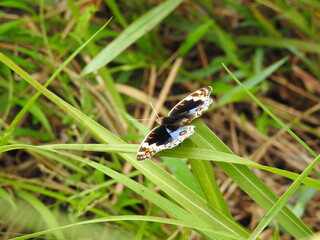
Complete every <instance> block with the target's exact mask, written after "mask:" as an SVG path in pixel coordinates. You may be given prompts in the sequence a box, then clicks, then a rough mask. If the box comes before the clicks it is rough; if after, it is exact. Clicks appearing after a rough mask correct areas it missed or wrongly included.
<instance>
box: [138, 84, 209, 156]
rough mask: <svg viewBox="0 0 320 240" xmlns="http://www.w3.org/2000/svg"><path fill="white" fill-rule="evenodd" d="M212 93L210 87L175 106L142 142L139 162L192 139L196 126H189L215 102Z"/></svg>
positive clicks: (196, 92) (201, 89)
mask: <svg viewBox="0 0 320 240" xmlns="http://www.w3.org/2000/svg"><path fill="white" fill-rule="evenodd" d="M211 91H212V88H211V87H210V86H207V87H203V88H200V89H199V90H197V91H195V92H194V93H192V94H190V95H189V96H187V97H186V98H184V99H182V100H181V101H180V102H179V103H178V104H177V105H175V106H174V107H173V108H172V109H171V111H170V112H169V114H168V116H167V117H163V118H159V120H160V121H158V122H159V124H160V125H159V126H157V127H155V128H154V129H152V130H151V131H150V132H149V133H148V135H147V136H146V138H145V139H144V140H143V141H142V143H141V145H140V148H139V150H138V153H137V160H138V161H143V160H147V159H149V158H151V157H152V156H153V155H154V154H156V153H157V152H159V151H161V150H164V149H170V148H173V147H176V146H178V145H179V144H180V143H181V142H183V141H184V140H185V139H186V138H188V137H190V136H191V135H192V134H193V133H194V128H195V126H192V125H188V124H189V123H190V122H191V121H192V120H193V119H195V118H197V117H200V116H201V115H202V112H203V111H205V110H207V109H208V107H209V106H210V104H211V103H212V102H213V101H212V99H211V98H210V93H211Z"/></svg>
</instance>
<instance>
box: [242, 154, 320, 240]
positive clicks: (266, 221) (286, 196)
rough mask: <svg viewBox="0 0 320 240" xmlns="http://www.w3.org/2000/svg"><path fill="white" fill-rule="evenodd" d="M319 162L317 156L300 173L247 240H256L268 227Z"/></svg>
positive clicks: (319, 158) (319, 157) (319, 159)
mask: <svg viewBox="0 0 320 240" xmlns="http://www.w3.org/2000/svg"><path fill="white" fill-rule="evenodd" d="M319 162H320V155H318V156H317V157H316V158H315V159H314V160H313V161H312V163H311V164H310V165H309V166H308V167H307V168H306V169H305V170H304V171H303V172H302V173H301V175H300V176H299V177H298V178H297V179H296V180H295V181H294V183H293V184H292V185H291V186H290V187H289V188H288V189H287V191H286V192H285V193H284V194H283V195H282V197H281V198H280V199H279V200H278V202H277V203H276V204H275V205H274V206H273V207H272V208H271V209H270V211H269V212H268V213H267V214H266V216H265V217H264V218H263V219H262V221H261V222H260V223H259V225H258V226H257V227H256V229H255V230H254V231H253V232H252V234H251V235H250V237H249V238H248V240H254V239H256V238H257V237H258V236H259V235H260V233H261V232H262V231H263V230H264V229H265V227H267V226H268V224H269V223H270V222H271V221H272V220H273V218H274V217H275V216H276V215H277V214H278V213H279V211H280V210H281V208H282V207H283V206H284V205H285V204H286V203H287V202H288V200H289V199H290V197H292V195H293V194H294V193H295V191H296V190H297V189H298V187H299V186H300V184H301V183H302V181H303V180H304V179H305V178H306V177H307V176H308V174H309V173H310V172H311V171H312V170H313V169H314V167H315V166H316V165H317V164H318V163H319Z"/></svg>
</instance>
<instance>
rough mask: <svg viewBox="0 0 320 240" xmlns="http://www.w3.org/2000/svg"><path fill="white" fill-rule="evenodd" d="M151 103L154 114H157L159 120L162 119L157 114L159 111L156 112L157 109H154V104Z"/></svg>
mask: <svg viewBox="0 0 320 240" xmlns="http://www.w3.org/2000/svg"><path fill="white" fill-rule="evenodd" d="M149 103H150V105H151V108H152V110H153V112H154V113H155V114H156V116H157V119H160V117H159V115H158V114H157V111H156V109H155V108H154V106H153V104H152V102H149Z"/></svg>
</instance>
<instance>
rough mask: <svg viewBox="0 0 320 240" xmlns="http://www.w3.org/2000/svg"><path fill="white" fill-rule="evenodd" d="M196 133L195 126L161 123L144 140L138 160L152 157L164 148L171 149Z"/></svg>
mask: <svg viewBox="0 0 320 240" xmlns="http://www.w3.org/2000/svg"><path fill="white" fill-rule="evenodd" d="M193 133H194V126H175V125H172V126H167V127H165V126H164V125H160V126H158V127H155V128H154V129H152V130H151V131H150V132H149V134H148V135H147V137H146V138H145V139H144V140H143V141H142V143H141V145H140V148H139V150H138V153H137V160H138V161H143V160H147V159H149V158H151V157H152V156H153V155H154V154H156V153H157V152H159V151H161V150H163V149H170V148H173V147H175V146H177V145H179V144H180V143H181V142H183V141H184V140H185V139H186V138H188V137H189V136H190V135H192V134H193Z"/></svg>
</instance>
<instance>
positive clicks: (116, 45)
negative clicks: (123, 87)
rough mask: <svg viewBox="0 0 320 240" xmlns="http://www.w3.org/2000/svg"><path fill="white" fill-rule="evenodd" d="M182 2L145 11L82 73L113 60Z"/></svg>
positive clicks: (165, 4) (167, 2)
mask: <svg viewBox="0 0 320 240" xmlns="http://www.w3.org/2000/svg"><path fill="white" fill-rule="evenodd" d="M181 3H182V0H167V1H165V2H163V3H161V4H160V5H159V6H157V7H154V8H153V9H151V10H150V11H148V12H147V13H145V14H144V15H143V16H141V17H140V18H139V19H138V20H136V21H135V22H134V23H132V24H131V25H129V26H128V27H127V28H126V29H125V30H124V31H123V32H122V33H121V34H120V35H119V36H118V37H117V38H116V39H114V40H113V41H112V42H111V43H110V44H108V46H107V47H105V48H104V49H103V50H102V51H101V52H100V53H99V54H98V55H97V56H96V57H95V58H94V59H92V61H91V62H90V63H89V64H88V65H87V66H86V67H85V68H84V69H83V71H82V73H81V75H82V76H84V75H86V74H89V73H91V72H93V71H95V70H97V69H99V68H101V67H103V66H105V65H106V64H108V63H109V62H111V61H112V60H113V59H114V58H116V57H117V56H118V55H119V54H120V53H122V52H123V51H124V50H125V49H126V48H127V47H129V46H130V45H131V44H133V43H134V42H135V41H136V40H137V39H139V38H140V37H142V36H143V35H145V34H146V33H147V32H149V31H150V30H152V29H153V28H154V27H155V26H156V25H157V24H159V23H160V22H161V21H162V20H163V19H164V18H165V17H167V16H168V15H169V14H170V13H171V12H172V11H173V10H174V9H175V8H176V7H177V6H179V5H180V4H181Z"/></svg>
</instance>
